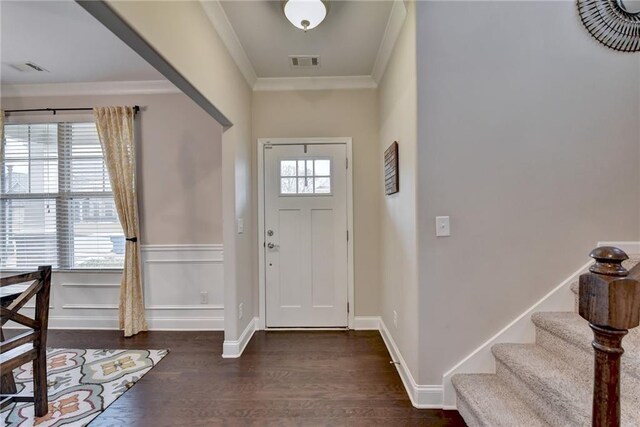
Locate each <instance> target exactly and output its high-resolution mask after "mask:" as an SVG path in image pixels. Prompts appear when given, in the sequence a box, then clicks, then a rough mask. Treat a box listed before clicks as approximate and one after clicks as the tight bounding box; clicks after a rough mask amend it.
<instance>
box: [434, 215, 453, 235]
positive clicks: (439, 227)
mask: <svg viewBox="0 0 640 427" xmlns="http://www.w3.org/2000/svg"><path fill="white" fill-rule="evenodd" d="M436 236H437V237H446V236H451V227H450V223H449V217H448V216H437V217H436Z"/></svg>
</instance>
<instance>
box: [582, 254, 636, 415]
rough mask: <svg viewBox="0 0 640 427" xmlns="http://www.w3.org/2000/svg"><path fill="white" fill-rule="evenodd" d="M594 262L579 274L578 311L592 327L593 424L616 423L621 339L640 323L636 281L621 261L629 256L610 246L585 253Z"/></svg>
mask: <svg viewBox="0 0 640 427" xmlns="http://www.w3.org/2000/svg"><path fill="white" fill-rule="evenodd" d="M589 255H590V256H591V257H592V258H594V259H595V261H596V262H595V263H594V264H593V265H592V266H591V267H590V268H589V273H586V274H583V275H582V276H580V293H579V297H580V298H579V312H580V316H582V317H583V318H584V319H586V320H587V321H588V322H589V326H590V327H591V329H592V330H593V336H594V340H593V343H592V345H593V348H594V350H595V361H594V368H595V369H594V384H593V414H592V417H593V418H592V425H593V426H594V427H616V426H619V425H620V358H621V356H622V353H624V349H623V348H622V339H623V338H624V336H625V335H626V334H627V333H628V330H629V329H632V328H635V327H636V326H638V325H639V324H640V282H638V281H637V280H634V279H631V278H628V277H627V276H628V275H629V272H628V271H627V270H626V269H625V268H624V267H623V266H622V262H623V261H624V260H626V259H628V258H629V257H628V256H627V254H626V253H624V251H622V250H620V249H618V248H614V247H611V246H604V247H600V248H596V249H594V250H593V251H591V253H590V254H589Z"/></svg>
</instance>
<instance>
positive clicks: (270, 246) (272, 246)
mask: <svg viewBox="0 0 640 427" xmlns="http://www.w3.org/2000/svg"><path fill="white" fill-rule="evenodd" d="M267 247H268V248H269V249H274V248H278V247H279V246H278V245H274V244H273V243H271V242H269V243H267Z"/></svg>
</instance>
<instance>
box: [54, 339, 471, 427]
mask: <svg viewBox="0 0 640 427" xmlns="http://www.w3.org/2000/svg"><path fill="white" fill-rule="evenodd" d="M222 341H223V337H222V332H147V333H142V334H139V335H138V336H136V337H133V338H128V339H125V338H122V336H121V333H120V332H117V331H59V330H54V331H50V334H49V346H50V347H67V348H147V349H160V348H168V349H170V353H169V355H168V356H167V357H165V358H164V359H163V360H162V361H161V362H160V363H159V364H158V366H157V367H155V368H153V369H152V370H151V371H150V372H149V373H148V374H147V375H145V376H144V377H143V378H142V379H141V380H140V381H139V382H138V383H137V384H136V385H135V386H133V387H132V388H131V390H129V391H127V392H126V393H125V394H124V395H123V396H122V397H120V398H119V399H118V400H116V401H115V402H114V403H113V404H112V405H111V406H110V407H109V408H107V410H106V411H105V412H104V413H102V414H101V415H100V416H98V417H97V418H96V419H95V420H94V421H93V422H92V423H91V427H96V426H153V427H160V426H174V427H176V426H189V427H191V426H213V425H234V426H235V425H239V426H245V425H259V426H266V425H274V426H288V425H311V426H338V425H350V426H396V425H402V426H407V425H422V426H464V425H465V424H464V421H463V420H462V418H461V417H460V416H459V415H458V413H457V412H456V411H441V410H418V409H415V408H413V407H412V406H411V402H410V401H409V399H408V397H407V394H406V392H405V390H404V387H403V385H402V382H401V380H400V377H399V376H398V374H397V372H396V369H395V367H394V366H392V365H390V364H389V354H388V352H387V349H386V347H385V345H384V342H383V341H382V338H381V337H380V334H379V333H378V332H375V331H349V332H257V333H256V334H255V336H254V337H253V339H252V340H251V342H250V343H249V345H248V346H247V348H246V349H245V351H244V354H243V356H242V357H241V358H239V359H223V358H222V357H221V356H220V354H221V351H222Z"/></svg>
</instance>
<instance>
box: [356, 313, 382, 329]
mask: <svg viewBox="0 0 640 427" xmlns="http://www.w3.org/2000/svg"><path fill="white" fill-rule="evenodd" d="M353 329H355V330H356V331H379V330H380V316H356V317H355V319H354V323H353Z"/></svg>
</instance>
